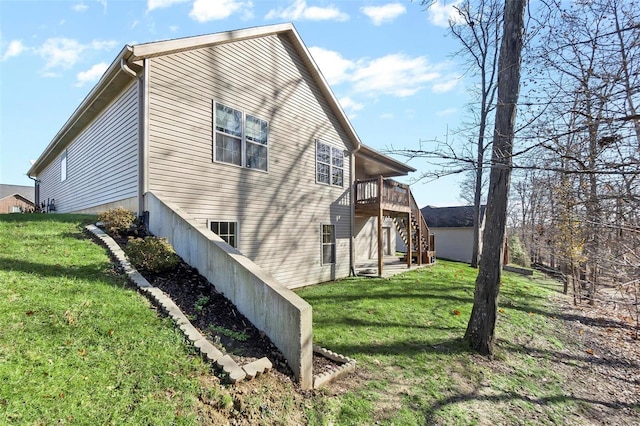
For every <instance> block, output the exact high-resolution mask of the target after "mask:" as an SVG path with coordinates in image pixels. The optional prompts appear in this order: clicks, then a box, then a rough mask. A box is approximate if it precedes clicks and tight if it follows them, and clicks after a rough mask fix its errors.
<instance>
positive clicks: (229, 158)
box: [214, 103, 269, 171]
mask: <svg viewBox="0 0 640 426" xmlns="http://www.w3.org/2000/svg"><path fill="white" fill-rule="evenodd" d="M215 127H216V131H215V140H214V145H215V149H214V155H215V160H216V161H220V162H223V163H229V164H235V165H236V166H241V167H246V168H248V169H259V170H264V171H267V167H268V164H269V161H268V148H269V144H268V134H269V125H268V123H267V122H266V121H264V120H261V119H259V118H257V117H254V116H252V115H249V114H245V113H243V112H242V111H240V110H237V109H233V108H231V107H228V106H225V105H223V104H219V103H216V104H215Z"/></svg>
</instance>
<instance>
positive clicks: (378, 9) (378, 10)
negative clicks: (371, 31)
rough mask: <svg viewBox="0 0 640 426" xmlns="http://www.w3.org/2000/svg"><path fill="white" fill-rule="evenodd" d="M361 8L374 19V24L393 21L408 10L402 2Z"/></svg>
mask: <svg viewBox="0 0 640 426" xmlns="http://www.w3.org/2000/svg"><path fill="white" fill-rule="evenodd" d="M360 10H361V11H362V13H364V14H365V15H367V16H368V17H369V18H370V19H371V21H373V25H382V24H384V23H385V22H391V21H393V20H394V19H396V18H397V17H398V16H400V15H402V14H404V13H406V12H407V9H406V8H405V7H404V5H402V4H400V3H387V4H385V5H383V6H366V7H363V8H361V9H360Z"/></svg>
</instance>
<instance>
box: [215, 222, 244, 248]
mask: <svg viewBox="0 0 640 426" xmlns="http://www.w3.org/2000/svg"><path fill="white" fill-rule="evenodd" d="M209 229H210V230H211V231H213V232H214V233H216V234H217V235H218V236H219V237H220V238H222V239H223V240H224V241H225V242H226V243H227V244H229V245H230V246H231V247H234V248H238V222H232V221H226V220H211V221H209Z"/></svg>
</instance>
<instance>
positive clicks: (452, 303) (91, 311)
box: [0, 214, 590, 425]
mask: <svg viewBox="0 0 640 426" xmlns="http://www.w3.org/2000/svg"><path fill="white" fill-rule="evenodd" d="M94 220H95V217H92V216H79V215H59V214H56V215H42V214H32V215H2V216H0V425H4V424H9V425H34V424H35V425H40V424H42V425H49V424H90V425H94V424H107V425H120V424H133V425H150V424H153V425H180V424H213V425H218V424H225V423H226V422H227V421H228V420H229V419H234V420H235V421H237V424H250V425H252V424H282V425H289V424H305V423H309V424H321V425H369V424H376V423H378V424H387V425H424V424H426V425H431V424H449V425H464V424H480V425H488V424H535V425H538V424H549V425H551V424H584V423H585V422H589V421H590V420H589V417H588V413H589V407H588V402H585V401H579V402H576V401H575V400H574V398H572V396H571V394H570V392H569V390H570V389H568V388H570V385H571V382H572V377H571V373H572V371H575V370H574V369H575V368H577V367H579V366H581V365H583V364H581V362H582V361H581V359H580V358H579V357H575V356H574V357H571V356H567V353H571V350H575V347H573V346H570V345H571V344H572V343H571V342H570V341H569V340H568V339H569V338H570V336H568V337H567V336H566V335H565V334H563V333H564V331H563V330H564V327H563V325H562V322H561V320H558V319H556V316H555V315H556V313H555V312H554V311H553V308H552V307H553V306H554V304H553V303H551V302H550V298H551V297H553V296H554V295H557V294H558V293H557V291H558V289H559V284H558V283H557V282H555V281H551V280H546V279H544V278H542V277H541V276H539V275H537V274H536V275H534V276H533V277H523V276H519V275H516V274H512V273H505V274H504V279H503V282H502V289H501V295H500V315H499V319H498V329H497V337H498V347H497V355H496V358H497V359H496V360H494V361H489V360H487V359H485V358H483V357H480V356H478V355H475V354H473V353H470V352H468V351H467V349H466V346H465V345H464V344H463V342H462V341H461V340H460V338H461V337H462V336H463V334H464V331H465V328H466V322H467V320H468V318H469V314H470V311H471V306H472V295H473V286H474V280H475V275H476V271H475V270H473V269H471V268H470V267H469V266H467V265H465V264H460V263H452V262H445V261H438V263H437V264H436V265H435V266H433V267H427V268H423V269H421V270H419V271H412V272H407V273H405V274H401V275H399V276H396V277H394V278H392V279H371V278H350V279H345V280H341V281H338V282H334V283H327V284H322V285H317V286H313V287H308V288H304V289H300V290H298V291H297V293H298V294H300V295H301V296H302V297H303V298H304V299H306V300H307V301H308V302H310V303H311V305H312V306H313V319H314V343H316V344H319V345H321V346H324V347H326V348H328V349H330V350H333V351H336V352H338V353H341V354H343V355H347V356H349V357H352V358H355V359H356V361H357V363H358V364H357V370H356V373H355V374H352V375H349V376H347V377H346V378H345V379H343V380H341V381H339V382H338V383H336V384H333V385H331V386H328V387H326V388H325V389H323V390H320V391H317V392H315V393H301V392H298V391H296V390H295V388H294V387H293V386H292V385H291V383H290V382H287V381H282V380H279V378H278V377H277V376H276V375H267V376H265V377H262V378H260V379H258V380H254V381H252V382H243V383H242V384H240V385H238V386H237V387H229V386H220V385H219V381H218V380H217V378H216V377H215V376H214V375H212V374H211V371H210V367H209V366H208V365H206V364H204V363H203V362H202V360H201V358H200V357H198V356H196V354H195V351H194V349H193V348H192V347H191V346H190V345H188V344H187V343H186V342H185V339H184V337H183V336H182V334H181V332H180V331H179V330H178V329H176V327H175V326H174V324H173V323H172V322H171V321H170V320H167V319H164V318H163V317H162V316H161V315H158V313H157V311H156V310H154V309H153V308H152V307H151V305H150V304H149V302H148V301H147V299H145V298H144V297H143V296H142V295H140V294H139V293H138V292H137V291H136V290H135V289H133V288H132V287H131V286H129V285H128V284H127V283H126V282H125V280H124V278H123V277H122V276H121V275H119V274H117V273H116V272H115V271H114V270H113V269H112V264H111V262H110V260H109V258H108V256H107V254H106V251H105V249H103V248H102V247H100V246H98V245H97V244H95V243H93V242H92V241H90V239H89V238H88V237H87V236H86V234H85V233H84V232H83V226H84V224H85V223H88V222H89V221H94ZM580 352H584V351H583V350H580V349H578V353H580ZM573 353H575V352H573ZM585 413H586V414H585Z"/></svg>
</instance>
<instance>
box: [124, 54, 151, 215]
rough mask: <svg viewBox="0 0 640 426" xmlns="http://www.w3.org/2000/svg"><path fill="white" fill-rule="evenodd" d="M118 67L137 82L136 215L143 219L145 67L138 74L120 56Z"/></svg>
mask: <svg viewBox="0 0 640 426" xmlns="http://www.w3.org/2000/svg"><path fill="white" fill-rule="evenodd" d="M120 68H121V69H122V71H124V72H125V73H127V74H129V75H130V76H131V77H133V78H135V79H136V80H137V82H138V114H137V115H138V117H137V118H138V217H139V218H141V219H143V223H145V225H146V222H145V221H144V193H145V190H144V186H145V182H146V181H145V175H144V171H145V168H144V164H145V161H146V156H145V152H146V150H145V132H144V129H145V114H144V111H145V109H144V100H145V90H144V81H145V78H144V73H145V71H146V67H145V68H143V69H144V71H143V73H142V75H140V76H139V75H138V74H137V73H136V72H135V71H133V70H132V69H131V68H129V65H128V64H127V61H125V59H124V58H120Z"/></svg>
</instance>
